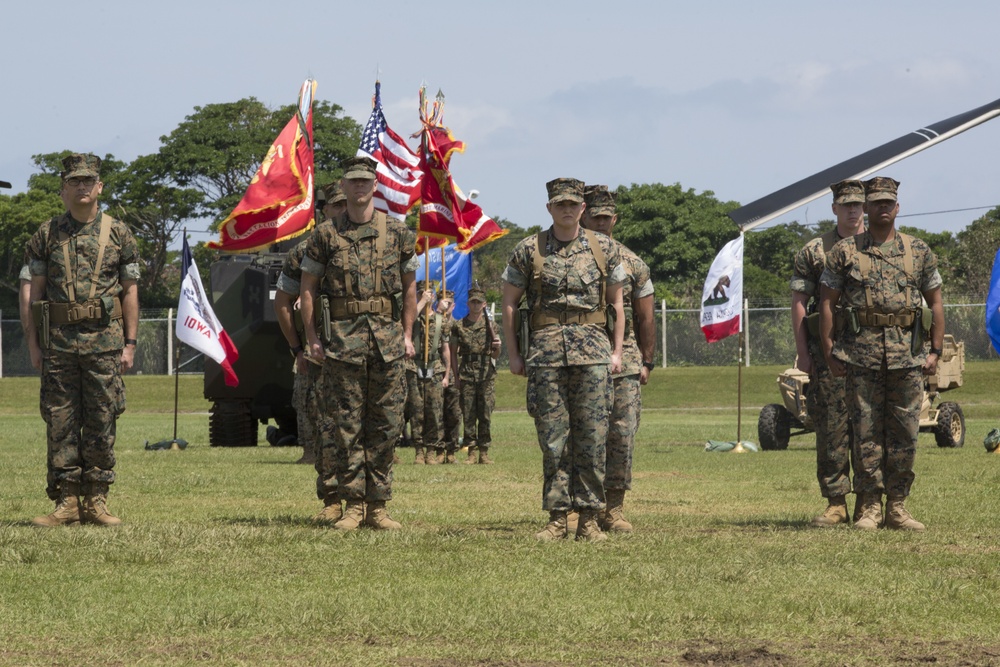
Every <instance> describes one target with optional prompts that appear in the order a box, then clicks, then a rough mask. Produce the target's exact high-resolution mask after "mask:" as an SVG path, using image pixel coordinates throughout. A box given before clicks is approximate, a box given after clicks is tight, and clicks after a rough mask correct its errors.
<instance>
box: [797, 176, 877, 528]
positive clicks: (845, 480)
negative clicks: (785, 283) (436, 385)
mask: <svg viewBox="0 0 1000 667" xmlns="http://www.w3.org/2000/svg"><path fill="white" fill-rule="evenodd" d="M830 189H831V190H832V191H833V204H832V208H833V213H834V215H835V216H836V217H837V227H836V228H835V229H833V230H831V231H829V232H827V233H826V234H824V235H823V236H819V237H817V238H814V239H812V240H811V241H809V243H807V244H806V245H805V246H804V247H803V248H802V249H801V250H800V251H799V252H798V254H796V255H795V261H794V269H793V273H792V280H791V283H790V287H791V290H792V330H793V332H794V334H795V347H796V352H797V357H796V365H797V367H798V369H799V370H801V371H802V372H804V373H808V374H809V391H808V393H807V394H806V410H807V412H808V413H809V418H810V419H811V420H812V423H813V429H814V430H815V431H816V477H817V479H818V480H819V489H820V493H821V494H822V495H823V497H824V498H826V499H827V507H826V509H825V510H824V511H823V513H822V514H820V515H819V516H817V517H815V518H813V520H812V525H813V526H817V527H822V526H835V525H838V524H842V523H847V521H848V518H847V514H848V513H847V494H848V493H850V492H851V425H850V421H849V419H848V415H847V404H846V403H845V401H844V378H842V377H835V376H834V375H833V374H832V373H831V372H830V368H829V366H827V364H826V359H824V358H823V351H822V349H820V345H819V326H818V319H819V312H818V310H817V307H818V305H819V280H820V276H822V275H823V270H824V268H825V267H826V253H827V251H829V250H832V249H833V246H834V245H835V244H836V243H837V242H838V241H839V240H841V239H844V238H849V237H852V236H854V235H855V234H860V233H861V232H863V231H864V212H863V210H862V207H863V206H864V202H865V186H864V184H863V183H862V182H861V181H851V180H848V181H840V182H839V183H834V184H833V185H831V186H830ZM810 314H812V319H811V320H810V319H809V316H810ZM810 321H812V322H815V323H816V324H815V325H814V327H813V331H812V332H811V333H810V331H809V322H810Z"/></svg>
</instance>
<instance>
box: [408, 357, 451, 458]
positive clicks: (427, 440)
mask: <svg viewBox="0 0 1000 667" xmlns="http://www.w3.org/2000/svg"><path fill="white" fill-rule="evenodd" d="M443 379H444V373H435V374H434V376H433V377H430V378H422V377H419V376H418V375H417V374H416V373H414V372H413V371H406V401H407V406H406V416H407V419H409V421H410V442H411V443H413V446H414V447H444V444H443V443H442V442H441V417H442V414H443V412H444V387H442V386H441V381H442V380H443Z"/></svg>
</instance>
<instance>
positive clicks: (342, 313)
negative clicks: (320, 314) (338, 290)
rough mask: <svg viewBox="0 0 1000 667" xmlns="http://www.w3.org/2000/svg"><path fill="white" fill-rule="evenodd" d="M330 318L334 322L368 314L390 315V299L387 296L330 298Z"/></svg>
mask: <svg viewBox="0 0 1000 667" xmlns="http://www.w3.org/2000/svg"><path fill="white" fill-rule="evenodd" d="M329 299H330V317H332V318H333V319H335V320H346V319H351V318H354V317H357V316H358V315H363V314H365V313H370V314H373V315H391V314H392V299H391V298H389V297H387V296H373V297H371V298H370V299H349V298H347V297H346V296H331V297H329Z"/></svg>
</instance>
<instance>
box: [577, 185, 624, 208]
mask: <svg viewBox="0 0 1000 667" xmlns="http://www.w3.org/2000/svg"><path fill="white" fill-rule="evenodd" d="M615 199H617V195H616V194H615V193H614V192H611V191H610V190H608V186H606V185H588V186H587V187H586V188H584V191H583V201H584V203H586V204H587V211H588V212H589V213H590V214H591V215H614V214H615Z"/></svg>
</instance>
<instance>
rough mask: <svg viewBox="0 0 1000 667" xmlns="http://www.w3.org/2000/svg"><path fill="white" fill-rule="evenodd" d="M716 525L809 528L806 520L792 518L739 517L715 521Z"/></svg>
mask: <svg viewBox="0 0 1000 667" xmlns="http://www.w3.org/2000/svg"><path fill="white" fill-rule="evenodd" d="M714 525H716V526H735V527H737V528H756V529H759V530H788V531H792V530H794V531H799V530H807V529H809V528H810V525H809V521H808V520H804V519H803V520H792V519H767V518H760V519H740V520H738V521H715V522H714Z"/></svg>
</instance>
